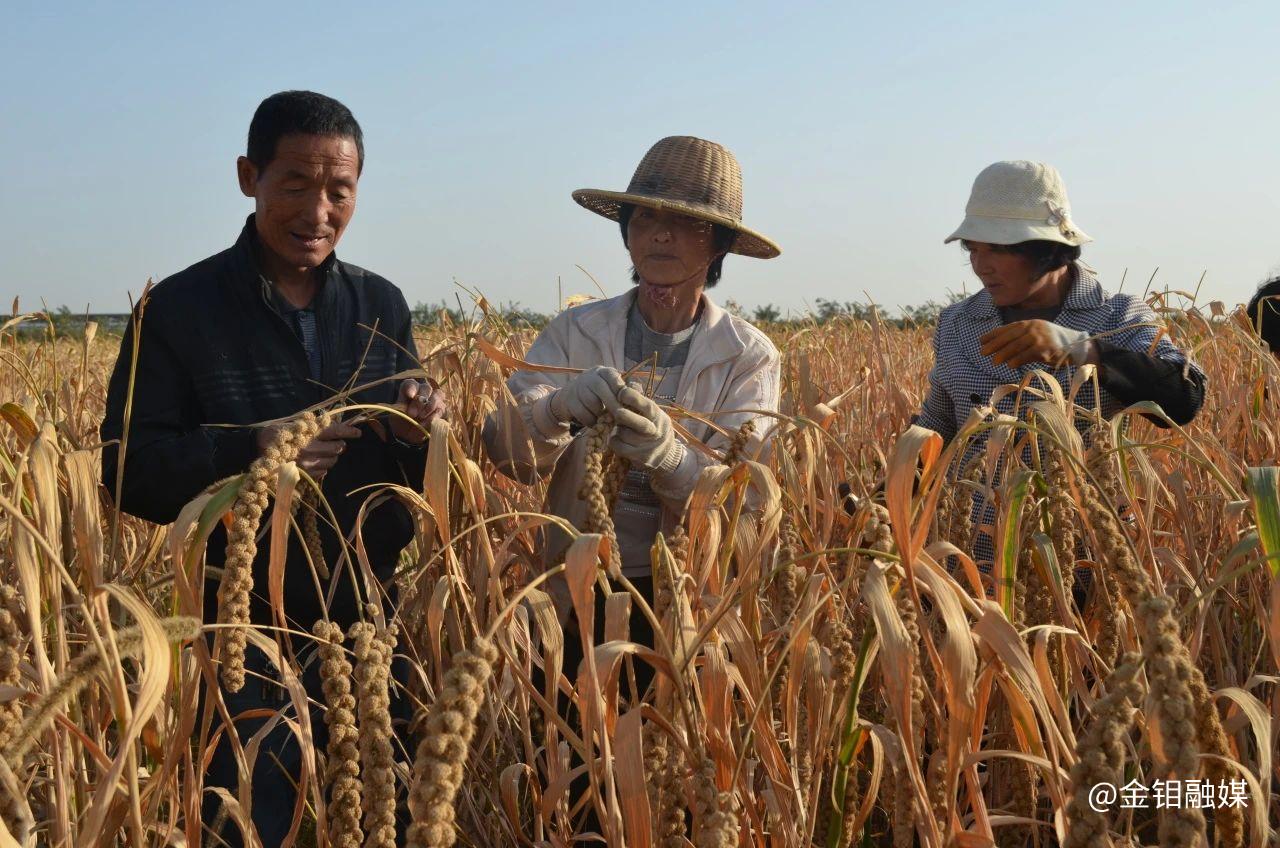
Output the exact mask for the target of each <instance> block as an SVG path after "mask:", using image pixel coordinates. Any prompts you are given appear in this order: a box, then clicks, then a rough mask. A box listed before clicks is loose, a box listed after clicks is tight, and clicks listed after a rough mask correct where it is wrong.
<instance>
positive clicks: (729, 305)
mask: <svg viewBox="0 0 1280 848" xmlns="http://www.w3.org/2000/svg"><path fill="white" fill-rule="evenodd" d="M964 298H965V295H964V294H962V293H958V292H949V293H948V295H947V297H946V299H945V301H943V302H939V301H936V300H927V301H925V302H924V303H922V304H919V305H917V306H904V307H899V308H898V309H897V310H888V309H886V308H885V307H884V306H881V305H880V304H877V303H869V302H862V301H838V300H828V299H827V298H822V297H820V298H817V299H816V300H814V302H813V305H812V306H808V307H807V308H806V309H805V311H804V312H796V311H794V310H787V311H785V312H784V311H783V310H782V308H780V307H778V306H776V305H774V304H772V303H766V304H764V305H763V306H757V307H754V308H753V309H749V310H748V309H746V308H744V307H743V306H741V305H740V304H738V303H737V302H735V301H733V300H727V301H725V302H724V307H725V309H727V310H728V311H729V312H731V313H733V314H734V315H737V316H739V317H741V318H745V319H747V320H748V321H751V322H752V323H755V324H760V325H765V326H777V327H783V328H785V327H788V326H796V327H800V326H806V325H812V324H827V323H830V322H832V321H841V320H849V321H870V320H871V318H872V314H873V312H874V314H875V315H876V316H878V318H879V319H880V321H881V322H882V323H884V324H887V325H890V326H895V327H900V328H901V327H910V326H924V325H931V324H933V323H934V322H936V321H937V320H938V314H939V313H941V312H942V310H943V308H944V307H946V306H948V305H950V304H952V303H956V302H958V301H960V300H963V299H964ZM485 307H486V308H487V310H488V312H489V314H490V315H492V316H494V317H496V318H498V319H500V320H501V321H503V322H505V323H507V324H510V325H511V326H513V327H533V328H535V329H541V328H542V327H543V326H545V325H546V324H547V322H548V321H550V320H551V318H552V316H553V315H554V313H546V312H538V311H537V310H534V309H529V308H527V307H525V306H522V305H521V304H520V303H519V302H516V301H509V302H507V303H502V304H496V305H495V304H489V303H486V304H485ZM483 311H484V310H483V309H482V308H481V307H480V306H478V305H475V304H465V303H464V302H463V301H462V299H461V298H457V299H455V300H454V302H453V303H449V301H447V300H441V301H439V302H438V303H426V302H422V301H419V302H418V303H417V304H416V305H415V306H414V307H413V309H412V310H411V313H412V315H413V323H414V324H415V325H417V326H420V327H449V326H457V325H460V324H466V323H468V322H470V321H472V320H474V319H475V318H477V317H478V316H479V315H480V314H481V313H482V312H483ZM89 322H93V323H95V324H97V325H98V332H99V333H114V334H120V333H123V332H124V329H125V326H126V325H127V324H128V322H129V313H127V312H120V313H97V314H94V313H89V314H86V313H83V312H73V311H72V310H71V308H70V307H67V306H59V307H58V308H56V309H52V310H47V311H44V312H41V313H39V314H37V315H36V316H34V317H32V318H31V319H30V320H27V321H25V322H23V323H22V324H20V325H18V326H17V327H14V328H12V330H11V331H13V332H16V333H17V334H18V335H20V336H23V337H34V336H43V335H46V334H48V333H50V332H52V334H53V335H55V336H74V337H80V336H82V335H83V334H84V328H85V325H86V324H87V323H89ZM2 323H4V322H3V321H0V324H2Z"/></svg>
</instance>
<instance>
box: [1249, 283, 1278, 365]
mask: <svg viewBox="0 0 1280 848" xmlns="http://www.w3.org/2000/svg"><path fill="white" fill-rule="evenodd" d="M1245 312H1247V313H1248V315H1249V324H1250V325H1251V326H1252V327H1253V329H1254V330H1255V331H1256V332H1257V333H1258V335H1259V336H1261V337H1262V340H1263V341H1264V342H1266V343H1267V345H1268V346H1270V348H1271V352H1272V353H1276V354H1280V277H1272V278H1271V279H1269V280H1267V281H1266V282H1265V283H1263V284H1262V285H1261V286H1260V287H1259V288H1258V290H1257V291H1256V292H1254V295H1253V299H1252V300H1250V301H1249V305H1248V306H1247V307H1245Z"/></svg>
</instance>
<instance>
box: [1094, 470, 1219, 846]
mask: <svg viewBox="0 0 1280 848" xmlns="http://www.w3.org/2000/svg"><path fill="white" fill-rule="evenodd" d="M1083 491H1084V500H1085V508H1086V509H1087V510H1088V511H1089V514H1090V516H1091V518H1092V519H1093V521H1094V526H1095V527H1096V528H1098V534H1097V535H1098V543H1099V545H1101V548H1102V550H1101V554H1102V560H1103V562H1104V564H1105V567H1106V568H1107V570H1108V572H1109V574H1110V576H1111V577H1112V578H1113V579H1114V580H1115V582H1116V585H1117V586H1118V587H1119V589H1120V593H1121V595H1122V596H1123V597H1124V599H1125V601H1126V602H1127V603H1128V604H1129V608H1130V609H1131V610H1133V614H1134V618H1135V621H1136V623H1137V625H1138V633H1139V637H1140V641H1141V643H1142V655H1143V659H1144V660H1145V664H1146V672H1147V682H1148V685H1149V687H1150V696H1149V699H1148V700H1149V701H1150V703H1151V704H1152V706H1153V707H1154V709H1153V710H1152V712H1153V714H1154V715H1153V718H1155V719H1156V720H1157V721H1158V722H1159V723H1160V724H1159V726H1160V733H1161V738H1162V739H1163V746H1162V748H1163V751H1162V754H1163V762H1162V763H1160V764H1159V766H1160V768H1161V770H1162V774H1161V775H1160V776H1162V777H1165V778H1168V779H1174V780H1189V779H1191V778H1193V777H1195V776H1196V775H1197V774H1198V773H1199V758H1200V746H1199V742H1198V740H1197V734H1196V723H1195V703H1194V701H1193V699H1192V695H1191V688H1190V685H1189V680H1190V678H1191V675H1192V672H1193V671H1194V665H1193V663H1192V662H1191V657H1190V654H1189V653H1188V652H1187V647H1186V645H1185V644H1184V643H1183V641H1182V637H1181V633H1180V632H1179V630H1178V624H1177V621H1176V619H1174V617H1173V602H1172V601H1171V600H1170V599H1169V598H1167V597H1165V596H1163V595H1156V594H1155V593H1154V591H1153V588H1152V584H1151V579H1150V578H1149V577H1148V576H1147V574H1146V573H1145V572H1144V571H1143V570H1142V569H1141V567H1140V566H1139V565H1138V563H1137V560H1136V559H1135V558H1134V556H1133V552H1132V550H1131V549H1130V547H1129V543H1128V540H1127V539H1126V538H1125V536H1124V533H1123V531H1122V530H1121V529H1120V525H1119V523H1118V522H1117V521H1116V519H1115V516H1114V515H1113V514H1112V512H1111V510H1109V509H1107V508H1106V507H1105V506H1103V505H1102V503H1101V501H1100V500H1099V498H1098V494H1097V491H1096V490H1095V489H1094V487H1093V486H1090V485H1086V486H1084V487H1083ZM1203 833H1204V815H1203V813H1201V812H1200V810H1198V809H1190V808H1175V809H1172V810H1166V811H1164V815H1163V816H1161V818H1160V828H1159V836H1160V844H1161V845H1169V846H1174V848H1178V846H1188V848H1189V847H1190V846H1193V845H1195V844H1196V843H1197V842H1198V841H1199V840H1200V839H1201V836H1202V834H1203Z"/></svg>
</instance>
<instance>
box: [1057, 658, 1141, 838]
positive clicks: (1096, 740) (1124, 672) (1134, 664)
mask: <svg viewBox="0 0 1280 848" xmlns="http://www.w3.org/2000/svg"><path fill="white" fill-rule="evenodd" d="M1141 661H1142V660H1141V658H1140V657H1139V656H1138V655H1137V654H1126V655H1125V657H1124V659H1123V661H1122V662H1121V664H1120V665H1119V666H1118V667H1117V668H1116V670H1115V671H1113V672H1112V673H1111V676H1110V677H1109V678H1108V679H1107V690H1108V691H1107V694H1106V696H1105V697H1104V698H1103V699H1102V700H1100V701H1098V703H1097V705H1096V706H1095V707H1094V710H1093V723H1092V724H1090V725H1089V729H1088V730H1087V731H1086V732H1085V734H1084V735H1083V736H1081V737H1080V740H1079V741H1078V742H1077V744H1076V757H1077V759H1076V762H1075V764H1074V765H1073V766H1072V767H1071V788H1072V796H1071V801H1070V803H1069V805H1068V807H1067V813H1068V816H1069V817H1070V818H1069V820H1070V825H1069V826H1068V827H1067V841H1066V843H1064V848H1107V846H1109V845H1110V844H1111V842H1110V840H1109V839H1108V837H1107V820H1106V816H1105V815H1103V814H1102V813H1101V812H1099V811H1097V810H1096V809H1094V805H1093V804H1092V803H1091V802H1090V797H1089V793H1090V792H1091V791H1092V789H1093V787H1095V786H1098V785H1100V784H1107V785H1110V786H1119V785H1121V783H1123V782H1124V781H1123V780H1122V775H1123V774H1124V770H1123V768H1124V745H1125V737H1126V735H1127V734H1128V732H1129V728H1130V726H1131V725H1132V723H1133V711H1134V708H1135V707H1136V706H1137V703H1138V701H1139V700H1140V699H1141V698H1142V687H1141V686H1139V685H1138V683H1137V680H1136V678H1137V675H1138V669H1139V666H1140V665H1141Z"/></svg>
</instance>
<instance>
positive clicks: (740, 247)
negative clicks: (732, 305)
mask: <svg viewBox="0 0 1280 848" xmlns="http://www.w3.org/2000/svg"><path fill="white" fill-rule="evenodd" d="M573 199H574V200H576V201H578V203H579V204H580V205H582V206H584V207H586V208H587V209H590V210H591V211H592V212H594V213H596V214H597V215H603V216H604V217H606V218H609V219H611V220H613V221H616V220H618V208H619V207H620V206H622V205H623V204H630V205H633V206H645V207H648V208H650V209H666V210H668V211H671V212H678V213H680V214H681V215H688V216H690V217H693V218H698V219H700V220H703V221H710V222H711V223H713V224H720V225H721V226H723V227H728V228H729V229H731V230H734V231H736V232H737V234H738V237H737V238H736V239H735V240H734V242H733V245H732V246H731V247H730V248H729V252H730V253H738V254H741V255H743V256H754V257H756V258H757V259H772V258H773V257H775V256H777V255H778V254H780V253H781V252H782V250H781V249H780V248H779V247H778V246H777V245H776V244H774V243H773V242H772V241H770V240H769V239H767V238H765V237H764V236H762V235H760V234H759V233H757V232H756V231H755V230H752V229H750V228H748V227H745V226H743V224H742V169H741V168H739V167H738V160H737V159H735V158H734V156H733V154H732V153H730V152H729V150H728V148H725V147H722V146H720V145H719V144H716V143H715V142H713V141H706V140H704V139H701V138H694V137H693V136H687V135H673V136H669V137H667V138H664V139H662V140H661V141H659V142H658V143H657V144H655V145H654V146H653V147H650V148H649V152H648V153H646V154H645V155H644V158H643V159H641V160H640V166H639V167H638V168H636V172H635V175H634V176H633V177H632V178H631V182H630V184H628V185H627V190H626V191H603V190H600V189H594V188H581V189H578V190H577V191H575V192H574V193H573Z"/></svg>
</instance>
